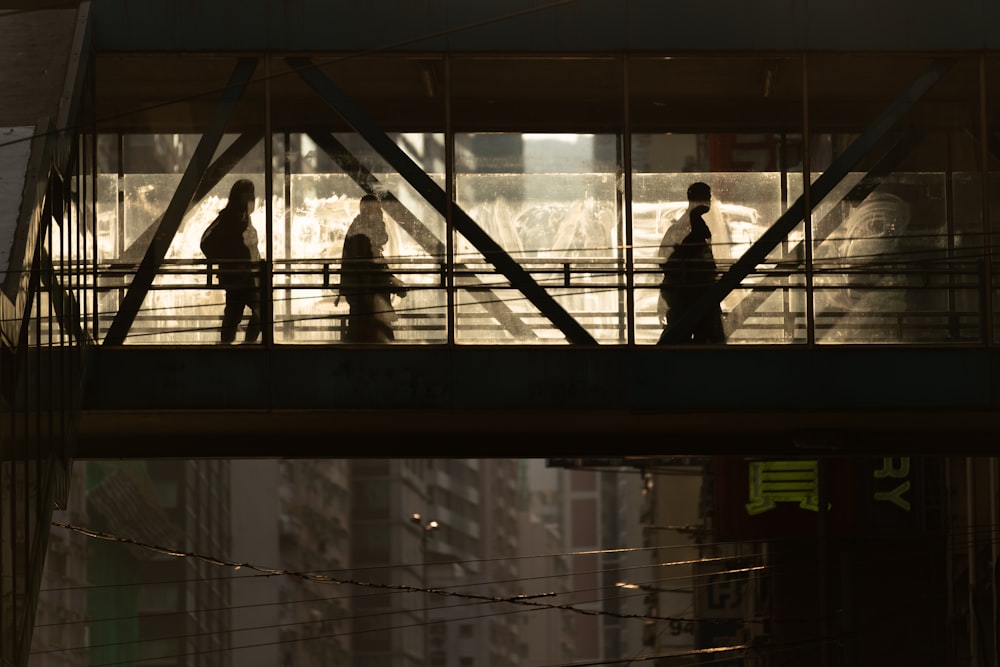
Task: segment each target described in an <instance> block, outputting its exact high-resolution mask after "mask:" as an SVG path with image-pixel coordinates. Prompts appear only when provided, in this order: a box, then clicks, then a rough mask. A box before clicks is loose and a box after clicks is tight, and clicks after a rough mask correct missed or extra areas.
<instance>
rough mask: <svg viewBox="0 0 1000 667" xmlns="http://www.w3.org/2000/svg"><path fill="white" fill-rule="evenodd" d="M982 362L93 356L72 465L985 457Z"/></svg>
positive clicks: (967, 353)
mask: <svg viewBox="0 0 1000 667" xmlns="http://www.w3.org/2000/svg"><path fill="white" fill-rule="evenodd" d="M998 354H1000V353H997V352H995V351H992V350H986V349H971V348H970V349H955V350H930V349H915V348H891V347H889V348H871V347H864V348H860V347H837V348H820V349H817V348H811V349H808V350H806V349H797V348H794V347H783V348H779V349H775V348H773V347H772V348H760V347H734V346H730V347H727V348H724V349H708V348H706V349H682V350H677V349H668V350H664V349H642V348H621V349H608V348H602V349H600V350H596V349H587V348H576V347H572V348H571V347H544V348H540V347H532V348H520V347H517V348H496V347H490V348H448V347H440V348H438V347H428V348H380V349H378V350H377V351H376V350H370V349H361V348H347V347H343V346H309V347H281V346H276V347H271V348H264V347H260V346H235V347H219V346H206V347H190V346H185V347H183V348H169V347H167V348H153V347H149V348H145V347H128V346H126V347H120V348H113V347H102V348H96V349H94V350H92V353H91V356H90V358H89V361H88V371H87V377H88V380H87V382H86V387H85V391H84V392H83V395H84V397H85V399H84V400H85V403H84V404H83V406H82V408H83V409H82V411H81V414H80V421H79V438H78V441H77V450H76V453H75V456H76V458H80V459H93V458H141V459H151V458H197V457H209V458H215V457H220V458H254V457H267V458H283V457H287V458H298V457H306V458H312V457H337V458H340V457H372V456H393V457H424V456H427V457H450V456H457V457H468V456H476V457H532V456H545V457H549V456H591V455H594V456H608V455H612V456H614V455H621V454H622V453H623V452H626V451H627V452H628V454H629V455H639V456H641V455H651V454H658V455H662V454H691V455H709V454H730V455H746V456H760V455H779V456H782V455H796V454H797V455H809V456H815V455H822V454H828V455H831V456H835V455H855V454H864V455H888V454H899V453H904V454H906V455H918V454H922V453H923V454H946V455H959V454H976V453H992V452H993V451H995V448H996V443H997V441H998V437H1000V419H998V413H997V400H996V396H995V395H994V391H993V387H994V386H995V385H996V376H997V372H996V369H997V367H998ZM137 368H138V369H142V372H141V373H138V374H137V373H136V369H137Z"/></svg>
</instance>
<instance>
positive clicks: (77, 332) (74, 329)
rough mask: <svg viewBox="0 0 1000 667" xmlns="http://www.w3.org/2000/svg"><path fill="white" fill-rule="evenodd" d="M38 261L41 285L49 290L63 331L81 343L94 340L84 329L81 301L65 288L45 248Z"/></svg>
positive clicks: (41, 251)
mask: <svg viewBox="0 0 1000 667" xmlns="http://www.w3.org/2000/svg"><path fill="white" fill-rule="evenodd" d="M38 261H40V262H41V267H40V275H39V280H40V283H41V286H42V287H44V288H45V289H46V290H48V293H49V298H50V299H51V300H52V304H53V309H54V311H55V316H56V320H57V321H58V322H59V326H61V327H62V328H63V331H66V332H68V333H69V334H70V335H71V336H72V337H73V340H74V341H75V342H76V343H77V344H79V345H83V344H85V343H90V342H93V341H91V340H89V337H88V335H87V333H86V332H85V331H84V330H83V326H82V323H81V319H82V312H81V310H80V303H79V302H78V301H77V300H76V297H75V296H74V295H73V294H72V292H68V291H66V290H65V289H63V286H62V283H60V282H59V276H58V275H56V272H55V267H53V266H52V257H51V256H49V253H48V252H47V251H46V250H45V248H41V249H40V256H39V258H38Z"/></svg>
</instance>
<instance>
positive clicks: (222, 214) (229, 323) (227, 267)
mask: <svg viewBox="0 0 1000 667" xmlns="http://www.w3.org/2000/svg"><path fill="white" fill-rule="evenodd" d="M254 206H255V198H254V186H253V182H251V181H249V180H247V179H245V178H244V179H240V180H238V181H236V182H235V183H233V186H232V188H231V189H230V190H229V201H228V202H227V203H226V206H225V208H223V209H222V210H221V211H219V215H218V216H217V217H216V218H215V220H214V221H213V222H212V224H211V225H209V226H208V228H207V229H206V230H205V233H204V234H202V237H201V251H202V252H203V253H204V254H205V257H206V258H207V259H208V260H209V261H211V262H218V264H219V269H218V277H219V285H221V286H222V287H223V289H225V292H226V305H225V308H224V309H223V312H222V324H221V326H220V338H221V342H222V343H223V344H229V343H232V342H234V341H235V340H236V330H237V328H238V327H239V324H240V321H242V319H243V315H244V313H245V312H246V310H247V309H249V310H250V319H249V320H248V321H247V328H246V333H245V336H244V342H247V343H254V342H256V341H257V339H258V338H259V337H260V332H261V329H260V326H261V324H260V284H259V282H260V281H259V280H258V277H257V264H258V263H259V262H260V251H259V250H258V249H257V230H256V229H255V228H254V226H253V223H252V222H251V221H250V214H251V213H253V210H254Z"/></svg>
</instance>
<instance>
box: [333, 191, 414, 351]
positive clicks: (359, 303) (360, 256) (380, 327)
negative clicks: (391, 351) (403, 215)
mask: <svg viewBox="0 0 1000 667" xmlns="http://www.w3.org/2000/svg"><path fill="white" fill-rule="evenodd" d="M360 209H361V210H360V212H359V214H358V216H357V217H355V218H354V220H353V221H352V222H351V226H350V227H348V229H347V234H346V236H345V237H344V247H343V252H342V253H341V259H342V261H343V271H342V273H341V277H340V296H343V297H344V298H345V299H347V305H348V306H349V307H350V311H349V313H348V316H347V332H346V333H345V335H344V339H343V340H344V342H348V343H389V342H392V341H393V340H395V337H396V336H395V332H394V331H393V322H394V321H395V320H396V311H395V310H394V309H393V306H392V297H393V295H396V296H399V297H404V296H406V288H405V286H404V284H403V282H402V281H400V280H399V279H398V278H396V276H394V275H393V274H392V272H391V271H389V268H388V267H387V266H386V264H385V259H384V257H383V255H382V253H383V252H384V249H385V244H386V243H387V242H388V241H389V233H388V232H387V231H386V227H385V220H384V218H383V215H382V205H381V204H380V203H379V200H378V198H377V197H376V196H375V195H365V196H364V197H362V198H361V202H360ZM339 298H340V297H338V300H339Z"/></svg>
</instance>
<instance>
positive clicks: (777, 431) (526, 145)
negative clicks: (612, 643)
mask: <svg viewBox="0 0 1000 667" xmlns="http://www.w3.org/2000/svg"><path fill="white" fill-rule="evenodd" d="M140 4H141V5H142V8H141V9H140V7H139V5H140ZM229 4H231V3H210V2H191V3H179V2H178V1H177V0H170V2H167V1H166V0H164V1H162V2H161V1H158V0H149V1H147V2H144V3H129V2H127V0H121V1H118V0H105V1H103V2H100V3H86V2H84V3H80V6H79V8H73V9H72V10H66V9H53V10H45V11H42V12H39V13H17V14H16V15H14V16H9V17H4V16H0V27H3V28H4V30H5V34H6V35H7V37H8V38H7V39H6V40H0V41H3V43H4V44H6V45H7V46H5V47H3V48H9V49H14V50H15V51H16V49H17V48H19V47H18V46H17V45H18V44H19V43H22V46H23V42H24V41H25V40H28V41H30V40H31V38H32V35H38V34H39V31H47V32H46V34H48V35H49V37H48V38H49V39H50V40H52V41H53V42H58V43H53V44H48V45H47V46H46V49H45V52H44V53H39V54H37V55H36V58H35V60H34V61H32V62H31V63H26V66H25V67H24V68H23V69H18V68H8V69H10V70H11V71H7V72H5V73H4V74H3V75H0V78H2V77H7V78H8V79H12V80H11V81H9V82H8V81H6V79H4V82H5V83H8V84H9V85H5V86H4V87H5V89H7V90H13V91H18V92H17V93H16V94H17V95H18V96H20V97H18V98H17V100H15V101H16V102H17V104H13V103H12V104H11V105H9V108H8V107H5V108H2V109H0V157H2V158H3V160H2V165H3V169H4V173H3V174H2V178H0V207H2V211H0V213H2V219H0V225H2V236H3V240H4V246H3V251H4V254H3V255H2V256H0V259H2V261H3V264H2V268H3V270H4V271H5V273H4V274H3V276H2V278H3V283H2V295H0V315H2V322H0V324H2V331H0V334H2V335H0V341H2V350H0V379H2V399H3V402H2V411H0V417H2V428H3V431H2V432H3V436H2V438H3V439H2V452H3V457H2V461H3V471H2V475H3V478H2V479H3V482H2V484H3V485H2V489H0V493H2V500H3V508H4V509H3V512H4V514H3V535H4V536H5V537H4V541H3V542H2V550H3V553H0V563H2V564H3V579H2V580H0V581H2V584H0V594H2V596H0V600H2V607H0V624H2V625H3V628H2V629H3V632H2V633H0V636H2V637H4V639H3V643H2V644H0V653H2V655H0V661H2V662H3V663H4V664H5V665H6V664H18V665H22V664H26V656H27V648H26V647H27V645H28V644H27V640H30V623H28V621H27V619H29V618H30V617H31V616H30V612H31V610H32V609H33V595H34V591H35V590H36V589H35V588H34V587H36V586H37V581H38V577H39V576H40V563H41V557H40V554H42V553H44V545H45V540H46V536H47V531H46V529H45V527H46V526H47V521H48V515H49V513H50V512H51V508H52V506H53V502H54V503H56V504H58V503H60V502H63V500H64V497H65V492H66V484H67V481H66V472H67V470H68V466H69V463H70V462H71V461H72V460H73V459H97V458H141V459H152V458H157V457H171V458H175V457H182V458H191V457H353V456H365V457H381V456H385V457H396V456H406V457H422V456H428V457H430V456H433V457H452V456H456V457H467V456H474V457H490V456H502V457H561V456H589V455H594V456H604V455H624V454H628V455H653V454H655V455H661V454H667V453H671V454H700V455H709V454H722V453H725V454H738V455H744V456H754V457H771V456H782V457H787V456H793V457H794V456H801V455H804V454H807V455H808V456H811V457H815V456H816V455H817V454H819V455H836V454H865V455H885V456H888V455H896V454H899V455H906V456H910V455H917V454H921V453H926V454H974V453H992V452H994V451H995V443H996V441H997V437H998V435H1000V421H998V419H997V417H998V407H1000V396H998V390H997V387H998V386H1000V347H998V345H997V343H998V337H997V335H998V334H997V330H998V327H997V324H998V320H997V317H996V310H997V307H996V304H997V295H998V294H997V290H996V282H997V276H998V275H1000V272H998V268H1000V263H998V262H997V261H996V258H995V256H994V255H995V253H994V251H993V246H994V244H993V242H992V241H993V238H994V234H995V224H994V221H995V220H996V215H997V214H996V211H997V210H1000V207H998V205H997V196H996V195H997V186H996V173H997V155H998V153H997V141H996V140H997V137H998V125H997V118H996V115H995V114H994V113H992V109H994V108H996V102H997V100H998V99H1000V90H998V89H997V88H996V84H995V83H994V82H995V81H996V80H1000V76H998V74H1000V59H998V58H997V56H996V55H995V54H994V53H993V52H991V51H989V50H983V49H982V45H983V44H988V43H993V41H995V39H993V38H992V36H991V35H979V31H981V30H986V28H985V27H984V26H993V25H997V23H996V21H991V20H983V21H981V22H980V23H978V24H977V25H975V26H967V27H968V28H969V29H961V28H960V27H958V26H957V24H956V27H955V29H954V32H953V33H952V32H950V31H949V30H942V29H941V26H940V25H938V24H937V23H934V24H933V25H930V24H928V25H927V26H925V28H926V29H925V33H921V34H923V35H924V36H925V37H926V39H925V40H922V41H921V42H920V44H921V47H920V48H914V47H913V46H912V44H908V43H905V42H906V40H902V38H898V37H893V35H895V34H896V33H898V32H899V31H898V30H895V31H894V30H887V29H884V28H885V26H882V27H880V26H879V25H878V24H877V22H875V23H865V22H860V21H849V22H848V23H847V24H846V25H840V29H837V30H832V29H831V30H830V36H827V37H824V36H822V35H820V36H817V35H810V38H811V39H812V41H809V42H808V44H809V46H808V47H803V43H804V36H802V35H799V34H798V32H797V30H796V29H795V27H794V26H795V25H820V24H823V25H825V24H826V23H827V21H826V19H829V18H830V17H824V16H822V15H821V14H822V11H820V10H818V9H817V8H816V7H813V6H812V5H810V3H800V4H797V5H796V7H795V8H793V11H792V12H791V14H792V15H794V14H796V13H797V12H802V13H804V14H807V15H808V16H792V15H789V11H788V9H789V8H788V7H787V6H786V3H772V4H776V5H780V8H781V11H780V12H774V13H773V14H774V15H780V16H782V17H783V18H782V21H787V23H782V25H781V26H778V25H772V24H768V25H767V26H766V29H764V28H765V26H762V25H761V26H757V28H760V29H757V28H754V26H752V25H747V23H746V22H741V21H739V20H737V18H738V16H742V15H741V14H734V15H733V16H729V17H723V18H724V20H722V21H721V23H720V20H719V19H720V17H719V16H716V15H711V16H704V17H701V18H698V19H696V20H695V21H694V23H693V24H699V23H708V22H711V23H713V24H718V27H719V29H718V31H717V32H713V33H712V36H711V37H710V38H708V39H707V40H702V36H701V35H697V38H698V41H696V42H689V41H688V40H690V39H694V38H695V33H696V32H697V31H691V33H692V34H691V35H687V31H681V32H683V33H685V34H682V35H680V36H678V37H677V40H679V41H677V42H676V43H671V44H667V45H665V44H664V43H663V39H664V33H663V31H662V29H660V28H659V26H663V25H672V24H673V23H672V21H673V20H674V19H676V18H677V17H675V16H671V15H670V13H671V12H676V11H678V10H677V9H676V8H672V3H647V4H646V5H641V6H640V4H638V3H633V4H630V5H628V6H629V7H631V8H632V12H631V13H629V12H624V11H618V10H615V11H614V12H610V14H613V16H612V15H610V14H609V13H605V12H603V11H595V10H594V8H593V7H591V5H592V4H593V3H575V4H574V3H551V5H545V6H544V7H542V6H539V7H532V8H527V9H523V8H522V9H521V10H518V11H507V12H506V13H503V15H500V14H497V12H500V10H499V9H497V8H496V7H492V5H494V4H497V3H481V6H480V5H477V6H476V7H475V8H471V7H470V8H468V10H467V12H466V10H463V12H454V13H451V14H449V13H448V12H438V11H432V9H434V7H437V5H440V4H443V3H433V2H432V3H423V4H426V9H427V15H423V14H420V13H419V12H417V13H410V14H406V15H404V16H399V17H396V18H395V19H394V20H392V21H386V20H384V17H383V16H379V17H378V20H372V19H371V17H366V16H364V13H365V11H368V10H367V9H361V5H357V7H354V6H353V5H352V6H351V7H350V8H347V7H344V6H341V5H342V4H343V3H325V2H324V3H319V2H317V3H308V2H306V3H295V7H296V8H297V9H295V10H293V9H292V8H290V6H289V5H287V3H280V2H277V0H275V1H274V2H270V1H269V0H261V1H260V2H255V3H247V6H246V9H245V13H242V14H241V16H240V17H238V18H239V20H237V21H236V23H237V24H239V25H240V26H243V27H246V28H247V29H245V30H236V31H233V30H230V28H231V27H232V25H233V21H234V17H232V16H229V15H228V14H227V12H226V6H227V5H229ZM765 4H767V3H765ZM899 4H900V7H899V8H898V9H899V13H903V12H906V13H910V12H909V9H910V8H909V7H908V6H907V7H903V6H902V4H903V3H899ZM179 5H184V6H185V7H186V10H185V11H181V10H179V9H178V6H179ZM564 5H565V6H564ZM661 5H662V6H661ZM372 6H375V5H372ZM307 7H308V10H307V9H306V8H307ZM366 7H367V5H366ZM438 9H440V7H438ZM300 10H301V11H300ZM685 11H689V10H685ZM690 11H692V12H694V13H696V14H697V13H698V12H700V11H701V10H699V9H697V8H693V9H690ZM706 11H707V10H706ZM984 11H987V10H985V9H984ZM988 11H992V10H988ZM358 12H360V13H361V15H356V14H358ZM491 12H492V13H493V14H491ZM817 13H818V14H820V15H817ZM953 13H954V12H951V11H950V10H949V9H948V8H946V7H943V6H942V8H941V11H940V12H938V14H939V15H949V16H950V15H951V14H953ZM459 14H461V16H458V15H459ZM494 14H497V15H494ZM647 14H648V15H647ZM933 14H934V13H933V12H928V14H927V15H928V16H930V15H933ZM885 15H886V16H893V15H895V13H894V12H891V11H888V10H887V11H886V12H885ZM182 16H183V17H186V18H187V19H190V21H187V22H184V24H183V25H182V22H181V21H180V18H179V17H182ZM760 16H761V17H767V16H768V13H767V12H760ZM345 18H347V19H356V20H353V21H350V22H349V24H350V25H356V26H358V29H357V30H351V31H347V32H348V33H350V34H344V35H340V36H339V37H338V39H339V40H341V41H338V42H337V44H336V45H335V48H334V47H331V42H330V39H331V38H330V34H329V31H328V29H327V28H328V26H330V25H345V23H344V19H345ZM772 18H773V17H772ZM868 18H869V19H871V17H868ZM556 19H558V20H557V21H556V23H558V24H559V25H564V26H570V25H571V26H574V29H573V30H569V29H567V30H562V31H554V30H552V25H554V24H551V21H552V20H556ZM685 20H686V21H690V20H691V17H690V16H688V17H686V18H685ZM764 20H765V19H764V18H761V19H760V21H764ZM767 20H770V18H769V19H767ZM960 20H964V19H963V18H962V17H958V18H956V21H960ZM5 21H6V22H5ZM33 21H37V23H33ZM842 22H843V19H842ZM251 25H252V26H254V27H253V28H252V29H251V28H249V27H248V26H251ZM40 26H44V27H40ZM442 26H444V28H442ZM645 26H657V29H656V30H655V31H653V32H649V29H648V28H646V27H645ZM782 26H783V27H782ZM920 27H921V26H920V25H916V24H915V25H914V26H913V29H914V30H918V29H920ZM415 30H416V31H418V34H417V36H414V35H415V33H414V31H415ZM911 33H912V31H911ZM911 33H908V34H911ZM540 34H545V35H546V36H547V37H546V39H544V40H539V39H536V37H537V36H538V35H540ZM847 34H849V35H851V36H852V39H853V40H854V41H852V42H851V43H850V44H844V43H843V42H842V41H839V42H838V40H841V39H842V38H841V36H842V35H847ZM833 35H836V37H834V36H833ZM977 35H978V37H977ZM974 38H975V39H974ZM18 39H20V40H21V42H18ZM720 40H722V41H720ZM900 40H902V41H900ZM963 40H964V42H963ZM977 40H978V41H977ZM42 41H44V40H42ZM805 41H807V40H805ZM764 42H767V43H764ZM957 42H962V43H965V44H966V45H967V46H968V44H972V43H973V42H974V43H975V44H974V45H973V46H971V47H969V49H972V50H969V49H966V48H964V47H963V48H958V46H957ZM838 44H839V46H838ZM734 49H740V51H739V53H737V52H736V51H734ZM18 53H20V52H18ZM13 57H14V56H13V52H12V55H11V58H13ZM19 62H20V61H19ZM28 65H31V67H29V66H28ZM36 66H37V67H36ZM14 70H17V71H14ZM46 72H60V73H61V72H65V77H63V76H57V77H55V79H58V80H57V81H56V80H55V79H53V77H51V76H48V77H47V76H45V75H44V73H46ZM29 93H31V94H30V95H29ZM21 97H23V98H24V99H21ZM244 178H245V179H250V180H251V181H252V182H253V183H254V185H255V190H256V193H257V199H256V202H255V203H256V207H255V209H254V213H253V214H252V216H251V221H252V223H253V225H254V227H255V229H256V231H257V235H258V244H259V245H258V250H259V254H260V257H261V260H260V262H259V263H256V264H254V265H253V266H252V267H251V268H252V270H253V271H254V274H255V276H256V283H257V285H258V290H259V299H260V303H261V313H262V322H263V333H262V336H261V339H260V340H259V342H256V343H253V344H241V345H222V344H220V342H219V339H220V335H219V324H220V319H221V315H222V309H223V304H224V292H223V290H222V288H221V287H220V286H219V284H218V277H219V275H220V273H221V272H225V271H227V270H231V267H230V266H226V265H224V264H221V263H215V264H213V263H210V262H208V261H207V260H206V259H205V258H204V257H203V256H202V255H201V253H200V251H199V249H198V240H199V239H200V236H201V233H202V232H203V231H204V229H205V227H206V226H207V225H208V224H209V223H210V222H211V220H212V219H213V218H214V216H215V215H216V214H217V213H218V211H219V209H220V208H222V206H223V205H224V204H225V197H226V193H227V192H228V191H229V188H230V186H231V185H232V183H233V182H235V181H236V180H238V179H244ZM695 181H703V182H706V183H709V184H710V185H711V187H712V189H713V194H714V197H715V200H714V202H713V207H712V211H711V213H710V215H709V217H708V219H707V222H708V224H709V227H710V229H711V231H712V246H713V252H714V254H715V257H716V260H717V262H718V265H719V271H718V274H717V276H716V280H715V282H713V283H712V284H711V285H710V286H708V287H707V288H706V290H705V291H704V292H703V293H702V295H701V297H700V300H699V301H698V302H697V304H696V305H695V306H694V307H693V308H692V310H691V311H690V312H689V313H687V314H686V315H685V317H684V318H682V319H680V320H679V321H676V322H672V323H671V325H670V327H669V328H664V325H663V324H662V323H661V321H660V317H659V312H658V290H657V285H658V282H659V278H660V272H659V264H660V262H661V258H662V250H661V246H662V244H663V243H664V239H667V242H668V245H669V242H670V239H672V238H675V236H674V235H676V234H677V233H678V229H679V228H678V227H677V226H676V225H675V222H676V221H677V219H678V218H679V217H680V215H681V214H682V213H683V211H684V210H685V207H686V201H685V192H686V189H687V187H688V185H690V184H691V183H692V182H695ZM370 194H374V195H376V196H377V197H378V198H379V200H380V202H381V205H382V208H383V211H384V213H385V219H386V222H387V223H388V234H389V241H388V242H387V244H386V250H385V257H384V259H385V264H386V266H387V268H388V269H389V270H391V271H392V273H393V274H394V275H396V276H397V277H398V278H399V279H400V280H402V281H403V282H405V283H406V285H407V287H408V292H407V295H406V297H404V298H399V299H398V300H397V301H396V302H395V303H394V309H395V311H396V319H395V320H394V322H393V326H394V330H395V341H394V342H393V343H391V344H378V345H366V344H353V343H347V342H345V341H344V336H343V332H344V327H345V322H346V319H347V314H348V309H347V304H346V303H345V301H344V300H343V299H339V298H338V296H339V285H340V280H341V276H342V275H343V273H344V271H347V270H350V267H349V266H346V265H345V262H344V261H343V258H342V256H341V247H342V244H343V238H344V234H345V230H346V229H347V226H348V225H349V224H350V222H351V220H352V219H353V218H354V216H356V215H357V213H358V202H359V200H360V199H361V197H363V196H365V195H370ZM720 305H721V308H722V310H723V312H724V315H725V328H726V334H727V342H726V344H725V345H710V346H699V345H691V344H679V343H677V342H676V341H677V340H679V339H680V338H681V337H683V334H684V333H685V332H687V331H690V329H691V327H692V325H693V324H694V323H695V322H696V321H697V320H698V318H699V317H700V316H701V315H703V314H704V313H705V312H707V311H708V310H709V309H712V308H715V307H716V306H720ZM8 535H11V536H15V538H12V539H7V537H6V536H8ZM8 638H12V639H8Z"/></svg>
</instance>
